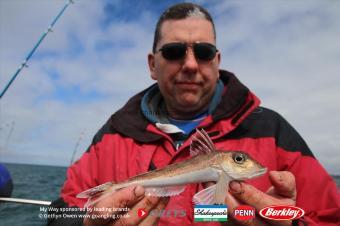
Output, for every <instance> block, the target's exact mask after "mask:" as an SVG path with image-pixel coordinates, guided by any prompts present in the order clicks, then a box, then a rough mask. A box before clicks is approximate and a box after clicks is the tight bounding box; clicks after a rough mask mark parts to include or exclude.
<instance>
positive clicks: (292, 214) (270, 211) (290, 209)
mask: <svg viewBox="0 0 340 226" xmlns="http://www.w3.org/2000/svg"><path fill="white" fill-rule="evenodd" d="M259 214H260V215H261V217H264V218H267V219H270V220H294V219H298V218H300V217H302V216H303V215H305V211H304V210H303V209H301V208H299V207H296V206H285V205H278V206H267V207H265V208H263V209H261V210H260V212H259Z"/></svg>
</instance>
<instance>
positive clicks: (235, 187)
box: [226, 171, 296, 226]
mask: <svg viewBox="0 0 340 226" xmlns="http://www.w3.org/2000/svg"><path fill="white" fill-rule="evenodd" d="M269 179H270V181H271V183H272V187H270V188H269V189H268V191H267V192H266V193H264V192H262V191H260V190H258V189H257V188H255V187H253V186H251V185H250V184H247V183H244V182H238V181H232V182H231V183H230V186H229V191H230V193H229V192H228V194H227V198H226V204H227V206H228V212H230V213H233V212H234V209H235V208H236V207H237V206H239V205H250V206H252V207H254V208H255V210H256V212H258V211H260V210H261V209H262V208H264V207H266V206H270V205H295V201H296V185H295V177H294V175H293V174H292V173H290V172H288V171H271V172H269ZM230 217H231V221H230V222H231V223H233V224H235V223H237V224H238V225H246V226H257V225H278V226H288V225H289V226H290V225H292V222H291V220H287V221H271V220H267V219H264V218H260V217H259V216H256V218H254V219H251V220H247V221H239V220H237V219H235V218H234V216H233V214H230ZM227 225H228V224H227Z"/></svg>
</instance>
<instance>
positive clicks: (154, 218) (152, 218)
mask: <svg viewBox="0 0 340 226" xmlns="http://www.w3.org/2000/svg"><path fill="white" fill-rule="evenodd" d="M168 202H169V198H161V199H160V201H159V202H158V204H157V206H156V207H155V208H154V209H153V210H152V211H156V213H157V214H154V215H151V214H148V216H147V217H146V218H145V219H144V220H143V221H142V223H140V224H139V226H152V225H157V223H158V221H159V218H160V214H161V210H163V209H165V207H166V205H167V204H168Z"/></svg>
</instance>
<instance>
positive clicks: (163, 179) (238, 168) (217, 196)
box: [77, 130, 266, 206]
mask: <svg viewBox="0 0 340 226" xmlns="http://www.w3.org/2000/svg"><path fill="white" fill-rule="evenodd" d="M190 154H191V156H193V157H192V158H190V159H188V160H185V161H182V162H179V163H174V164H171V165H168V166H166V167H164V168H161V169H157V170H153V171H150V172H147V173H143V174H139V175H137V176H135V177H132V178H130V179H128V180H127V181H125V182H122V183H118V184H115V183H113V182H107V183H105V184H102V185H99V186H97V187H94V188H92V189H89V190H86V191H84V192H82V193H80V194H78V195H77V197H78V198H89V201H88V202H87V204H86V206H89V205H94V204H95V203H96V202H98V201H100V200H101V199H103V198H105V197H107V196H109V195H110V194H112V193H113V192H115V191H117V190H118V189H121V188H124V187H128V186H133V185H141V186H143V187H144V188H145V193H146V195H149V196H158V197H165V196H174V195H178V194H180V193H182V192H183V191H184V189H185V185H187V184H192V183H203V182H209V181H215V182H216V184H215V185H213V186H211V187H208V188H206V189H204V190H202V191H200V192H198V193H197V194H195V195H194V197H193V202H194V203H195V204H224V203H225V197H226V190H227V188H228V185H229V182H230V181H232V180H245V179H251V178H254V177H257V176H260V175H263V174H264V173H265V172H266V168H264V167H263V166H262V165H260V164H259V163H258V162H256V161H255V160H253V159H251V158H250V157H249V156H248V155H247V154H246V153H244V152H241V151H219V150H216V148H215V146H214V144H213V142H212V141H211V139H210V138H209V136H208V135H207V133H206V132H205V131H204V130H201V131H199V130H197V132H196V134H195V135H194V137H193V139H192V143H191V145H190Z"/></svg>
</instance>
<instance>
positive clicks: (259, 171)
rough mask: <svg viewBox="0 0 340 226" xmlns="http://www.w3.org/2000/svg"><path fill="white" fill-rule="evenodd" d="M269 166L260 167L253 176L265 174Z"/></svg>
mask: <svg viewBox="0 0 340 226" xmlns="http://www.w3.org/2000/svg"><path fill="white" fill-rule="evenodd" d="M267 170H268V169H267V168H262V169H259V170H258V171H256V172H255V173H254V174H253V175H252V177H258V176H261V175H263V174H265V173H266V172H267Z"/></svg>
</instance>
